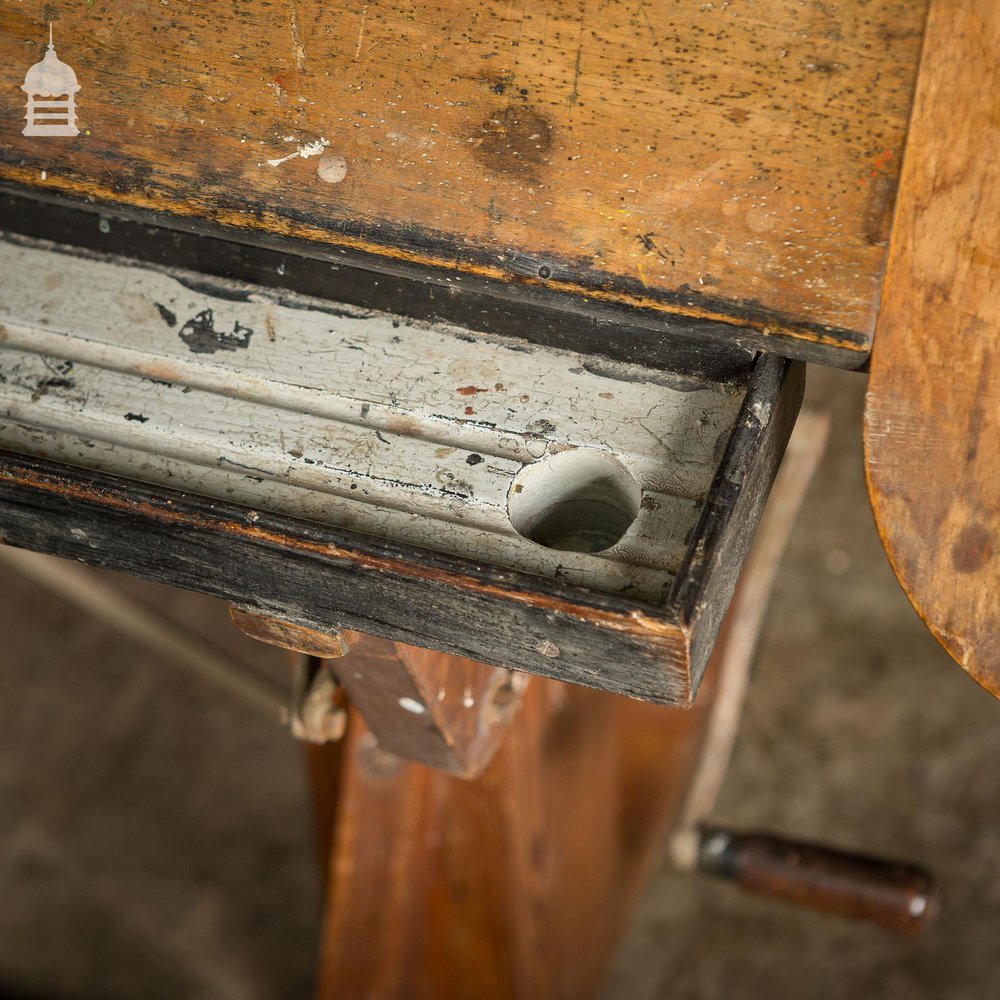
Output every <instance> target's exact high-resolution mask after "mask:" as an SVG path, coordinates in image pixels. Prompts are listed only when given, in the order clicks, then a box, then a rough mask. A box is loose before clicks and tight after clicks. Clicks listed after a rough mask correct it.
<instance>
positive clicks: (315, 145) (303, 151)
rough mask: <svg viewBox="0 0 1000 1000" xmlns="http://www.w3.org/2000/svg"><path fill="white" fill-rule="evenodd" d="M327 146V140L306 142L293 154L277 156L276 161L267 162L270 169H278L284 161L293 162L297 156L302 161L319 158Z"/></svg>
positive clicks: (328, 143)
mask: <svg viewBox="0 0 1000 1000" xmlns="http://www.w3.org/2000/svg"><path fill="white" fill-rule="evenodd" d="M329 145H330V140H329V139H317V140H316V141H315V142H306V143H303V144H302V145H301V146H299V148H298V149H296V150H295V152H294V153H289V154H288V156H279V157H278V158H277V159H275V160H268V161H267V162H268V164H269V165H270V166H272V167H280V166H281V164H282V163H284V162H285V161H286V160H294V159H295V158H296V157H297V156H301V157H302V159H303V160H308V159H309V157H310V156H319V155H320V154H321V153H322V152H323V150H324V149H326V147H327V146H329Z"/></svg>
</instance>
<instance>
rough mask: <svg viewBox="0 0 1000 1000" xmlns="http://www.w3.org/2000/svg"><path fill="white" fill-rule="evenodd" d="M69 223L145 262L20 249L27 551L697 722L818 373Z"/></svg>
mask: <svg viewBox="0 0 1000 1000" xmlns="http://www.w3.org/2000/svg"><path fill="white" fill-rule="evenodd" d="M54 211H55V210H54ZM59 211H63V212H64V213H65V212H67V211H68V210H59ZM25 223H26V224H25V225H24V226H22V227H21V228H23V229H27V230H31V229H32V223H31V222H30V220H27V219H25ZM74 226H76V227H78V228H79V227H84V226H89V227H90V229H91V231H92V232H93V233H94V234H98V233H104V234H107V232H108V230H109V229H112V228H113V230H114V232H113V234H112V235H113V236H114V238H115V246H117V247H118V248H125V249H126V250H130V252H131V253H132V256H122V255H120V254H119V255H114V254H108V253H106V252H100V251H98V250H96V249H94V247H90V248H87V247H83V246H79V245H76V246H70V245H68V244H63V243H55V242H51V241H47V240H43V239H38V238H36V237H33V236H25V235H23V234H15V233H13V232H8V233H7V234H6V236H5V237H4V239H3V240H2V241H0V289H2V291H3V294H2V295H0V447H2V448H3V449H4V453H3V455H2V458H0V534H2V536H3V539H4V541H6V542H7V543H8V544H11V545H15V546H21V547H25V548H30V549H36V550H39V551H43V552H49V553H54V554H57V555H62V556H68V557H71V558H75V559H79V560H82V561H84V562H89V563H92V564H95V565H101V566H109V567H113V568H116V569H120V570H125V571H127V572H131V573H135V574H138V575H142V576H145V577H151V578H153V579H157V580H161V581H163V582H167V583H170V584H174V585H177V586H181V587H187V588H190V589H195V590H200V591H204V592H206V593H210V594H214V595H216V596H219V597H222V598H224V599H226V600H228V601H230V602H232V603H233V604H236V605H239V606H241V607H245V608H250V609H253V610H255V611H258V612H261V613H263V614H265V615H269V616H273V617H275V618H278V619H281V620H283V621H286V622H290V623H292V624H296V625H301V626H305V627H308V628H311V629H315V630H318V631H327V632H330V631H336V630H339V629H342V628H345V627H346V628H352V629H357V630H359V631H364V632H368V633H371V634H374V635H378V636H382V637H385V638H389V639H394V640H399V641H404V642H407V643H412V644H416V645H421V646H427V647H431V648H435V649H440V650H443V651H447V652H451V653H455V654H458V655H462V656H466V657H469V658H472V659H475V660H480V661H483V662H485V663H489V664H493V665H497V666H502V667H508V668H513V669H518V670H524V671H529V672H531V673H536V674H543V675H547V676H550V677H556V678H559V679H561V680H566V681H571V682H574V683H580V684H585V685H589V686H592V687H597V688H601V689H605V690H610V691H615V692H620V693H624V694H628V695H631V696H634V697H639V698H644V699H648V700H651V701H656V702H661V703H664V704H669V705H681V706H683V705H688V704H690V703H691V701H692V700H693V698H694V696H695V693H696V691H697V687H698V682H699V680H700V677H701V674H702V671H703V669H704V666H705V662H706V659H707V657H708V655H709V652H710V650H711V648H712V644H713V641H714V639H715V636H716V633H717V631H718V628H719V625H720V622H721V619H722V617H723V615H724V613H725V610H726V607H727V605H728V603H729V600H730V598H731V596H732V592H733V588H734V586H735V582H736V579H737V577H738V574H739V570H740V565H741V563H742V560H743V558H744V556H745V554H746V552H747V549H748V547H749V545H750V542H751V540H752V537H753V532H754V528H755V526H756V523H757V520H758V518H759V515H760V512H761V509H762V507H763V505H764V502H765V500H766V497H767V494H768V491H769V489H770V486H771V483H772V481H773V478H774V475H775V472H776V469H777V466H778V464H779V462H780V459H781V456H782V453H783V450H784V446H785V443H786V441H787V438H788V435H789V433H790V430H791V426H792V424H793V422H794V419H795V415H796V413H797V410H798V407H799V404H800V401H801V395H802V387H803V371H802V365H801V363H799V362H790V361H787V360H785V359H782V358H778V357H776V356H771V355H766V354H760V353H753V352H751V351H749V350H745V349H742V348H739V347H734V346H730V345H721V344H707V345H705V346H702V345H699V346H698V348H697V349H693V348H692V347H691V345H690V344H689V343H687V342H686V341H685V340H684V338H673V339H666V340H664V341H663V343H661V345H660V347H659V350H658V352H657V353H656V365H655V366H651V365H643V364H638V363H635V361H630V360H622V358H621V357H615V356H614V352H611V351H604V352H603V353H597V352H595V351H594V350H590V349H586V344H585V343H582V347H583V349H580V348H577V349H571V348H570V347H569V346H553V344H554V343H559V342H560V341H559V339H558V338H557V337H554V336H551V335H548V336H546V337H545V338H542V339H545V340H546V341H547V343H544V344H543V343H537V342H535V343H533V342H531V341H529V340H527V339H525V338H523V337H511V336H503V335H501V334H498V333H496V332H484V331H483V329H482V327H483V326H488V325H489V324H483V323H480V324H476V325H459V324H457V323H456V322H454V321H451V322H446V321H444V320H442V319H440V318H434V317H432V316H425V317H424V318H417V317H415V316H413V315H408V316H407V315H402V314H400V313H390V312H387V311H384V310H380V309H373V308H367V307H365V306H364V305H363V304H359V303H358V302H357V301H353V302H344V301H337V300H336V298H333V297H331V295H330V288H328V287H324V285H323V282H322V281H321V280H318V279H317V271H316V267H322V268H323V269H325V273H327V274H332V273H334V269H332V268H331V265H330V264H329V262H323V263H322V264H321V265H320V264H315V262H314V264H313V265H312V266H311V267H307V266H306V265H305V263H304V262H301V261H299V259H298V258H294V257H292V258H289V257H288V256H287V255H283V254H281V253H279V252H277V251H270V250H266V249H261V248H257V249H250V248H245V247H244V248H240V249H239V250H238V252H235V251H233V250H232V247H231V245H230V244H227V243H225V242H224V241H219V240H215V241H206V240H204V238H202V237H196V236H189V235H184V234H178V233H175V232H170V231H166V230H159V229H152V228H150V227H148V226H142V225H139V224H138V223H133V222H127V221H124V220H119V219H112V220H107V219H103V220H99V219H98V217H97V216H94V215H91V214H90V213H87V212H83V211H79V210H73V211H71V212H69V214H68V215H65V214H64V216H63V217H61V225H60V229H59V231H61V232H65V233H71V234H72V232H73V231H74ZM36 236H37V234H36ZM185 241H187V242H186V243H185ZM74 242H81V241H74ZM181 244H184V245H185V246H187V247H188V249H189V252H185V253H179V252H178V247H179V246H180V245H181ZM192 248H193V249H192ZM213 248H214V249H213ZM227 253H229V255H230V256H231V257H232V259H233V260H237V261H238V262H239V268H240V269H241V270H240V273H236V271H235V269H234V268H228V267H227V266H224V263H223V264H220V261H222V262H224V261H225V260H226V259H228V258H227V257H226V255H227ZM168 260H169V261H178V260H184V261H185V262H187V263H191V262H195V263H198V262H199V261H206V260H207V261H208V266H207V267H203V268H199V269H198V270H192V269H185V268H181V267H174V266H169V265H168V264H166V263H164V262H165V261H168ZM251 267H252V269H253V271H254V274H255V275H256V276H257V277H258V278H259V279H260V280H258V281H250V280H248V274H247V273H246V272H247V269H248V268H251ZM289 271H291V272H293V273H289ZM210 272H214V273H210ZM234 279H237V280H234ZM344 280H345V278H344V275H343V274H342V273H337V274H335V275H334V279H332V280H331V282H330V285H331V286H332V288H333V290H334V292H336V290H337V289H338V288H340V287H342V286H343V283H344ZM338 282H339V284H338ZM376 283H377V282H376ZM296 287H298V288H299V289H303V288H305V289H307V290H308V291H311V292H312V293H313V294H305V293H304V292H303V291H302V290H298V291H297V290H295V288H296ZM317 292H320V293H325V294H315V293H317ZM354 298H355V300H356V299H357V296H354ZM535 315H536V317H537V321H538V322H541V323H550V324H552V325H553V328H554V327H555V326H556V325H558V324H561V325H562V328H564V329H565V330H566V331H568V332H567V334H566V337H565V338H564V339H563V343H565V344H567V345H571V344H574V343H576V341H574V339H573V334H572V327H573V316H572V315H566V314H565V313H561V314H559V315H558V317H557V316H556V315H555V314H551V315H548V316H547V315H546V314H544V313H542V312H538V313H536V314H535ZM580 323H581V325H582V326H585V322H584V320H582V319H581V320H580ZM496 326H497V324H493V327H494V328H495V327H496ZM630 342H634V339H633V341H630Z"/></svg>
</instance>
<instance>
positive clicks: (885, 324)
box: [865, 0, 1000, 697]
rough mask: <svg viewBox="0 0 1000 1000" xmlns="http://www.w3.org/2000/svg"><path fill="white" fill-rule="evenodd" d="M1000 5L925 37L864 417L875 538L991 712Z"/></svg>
mask: <svg viewBox="0 0 1000 1000" xmlns="http://www.w3.org/2000/svg"><path fill="white" fill-rule="evenodd" d="M998 53H1000V3H998V2H997V0H965V2H963V3H952V2H950V0H941V2H935V4H934V6H933V9H932V13H931V17H930V19H929V21H928V28H927V43H926V46H925V54H924V57H923V64H922V66H921V72H920V86H919V90H918V94H917V103H916V107H915V110H914V117H913V126H912V134H911V136H910V141H909V146H908V153H907V159H906V167H905V169H904V172H903V180H902V184H901V186H900V199H899V209H898V212H897V215H896V220H895V224H894V229H893V235H892V249H891V252H890V256H889V269H888V273H887V276H886V282H885V286H886V287H885V297H884V299H883V303H882V310H881V314H880V316H879V323H878V334H877V336H876V338H875V350H874V352H873V354H872V371H871V378H870V380H869V386H868V400H867V408H866V413H865V445H866V455H865V457H866V463H867V468H868V484H869V492H870V495H871V501H872V508H873V509H874V511H875V520H876V522H877V524H878V528H879V532H880V534H881V535H882V540H883V542H884V543H885V547H886V552H887V553H888V555H889V559H890V560H891V562H892V565H893V569H894V570H895V571H896V575H897V577H899V581H900V583H901V584H902V585H903V589H904V590H905V591H906V592H907V594H908V596H909V598H910V600H911V601H912V602H913V605H914V607H915V608H916V609H917V611H918V612H919V613H920V615H921V617H922V618H923V619H924V621H925V622H926V623H927V625H928V627H929V628H930V629H931V631H932V632H933V633H934V634H935V635H936V636H937V637H938V639H939V640H940V641H941V643H942V644H943V645H944V647H945V648H946V649H947V650H948V652H949V653H951V655H952V656H953V657H954V658H955V659H956V660H957V661H958V663H959V664H961V666H962V667H963V668H964V669H965V670H966V671H968V673H969V674H971V675H972V676H973V677H974V678H975V679H976V680H977V681H979V683H980V684H982V685H983V686H984V687H985V688H987V689H988V690H989V691H991V692H992V693H993V694H994V695H996V696H997V697H1000V369H998V364H997V348H998V346H1000V237H998V233H1000V113H998V108H1000V103H998V96H997V95H998V94H1000V56H998Z"/></svg>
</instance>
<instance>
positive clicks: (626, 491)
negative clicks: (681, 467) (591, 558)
mask: <svg viewBox="0 0 1000 1000" xmlns="http://www.w3.org/2000/svg"><path fill="white" fill-rule="evenodd" d="M641 501H642V490H641V489H640V487H639V484H638V483H637V482H636V481H635V479H633V478H632V475H631V473H629V471H628V470H627V469H626V468H625V467H624V466H623V465H622V464H621V462H619V461H618V459H616V458H614V457H613V456H612V455H608V454H607V453H606V452H603V451H596V450H594V449H592V448H576V449H574V450H572V451H563V452H560V453H559V454H558V455H553V456H551V457H550V458H545V459H542V460H541V461H539V462H533V463H532V464H531V465H526V466H524V468H523V469H521V471H520V472H519V473H518V474H517V476H515V478H514V482H513V483H512V484H511V488H510V491H509V493H508V494H507V511H508V514H509V515H510V522H511V524H512V525H513V526H514V530H515V531H517V533H518V534H519V535H522V536H523V537H524V538H528V539H530V540H531V541H533V542H537V543H538V544H539V545H544V546H546V548H550V549H558V550H560V551H563V552H603V551H604V550H605V549H610V548H611V546H613V545H615V544H616V543H617V542H618V541H620V540H621V538H622V537H623V536H624V535H625V533H626V532H627V531H628V529H629V528H630V527H631V526H632V522H633V521H634V520H635V519H636V516H637V515H638V513H639V505H640V503H641Z"/></svg>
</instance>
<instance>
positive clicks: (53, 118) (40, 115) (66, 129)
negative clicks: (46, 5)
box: [21, 23, 80, 135]
mask: <svg viewBox="0 0 1000 1000" xmlns="http://www.w3.org/2000/svg"><path fill="white" fill-rule="evenodd" d="M79 89H80V84H78V83H77V82H76V73H74V72H73V67H72V66H67V65H66V63H64V62H63V61H62V60H61V59H60V58H59V57H58V56H57V55H56V47H55V46H54V45H53V44H52V24H51V23H50V24H49V47H48V49H46V51H45V56H44V58H43V59H42V61H41V62H37V63H35V65H34V66H32V67H31V69H29V70H28V72H27V73H26V74H25V77H24V84H23V85H22V86H21V90H23V91H24V92H25V93H26V94H27V95H28V110H27V113H26V114H25V116H24V117H25V120H26V121H27V125H25V126H24V130H23V132H22V134H23V135H79V134H80V130H79V129H78V128H77V127H76V94H77V91H79Z"/></svg>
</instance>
